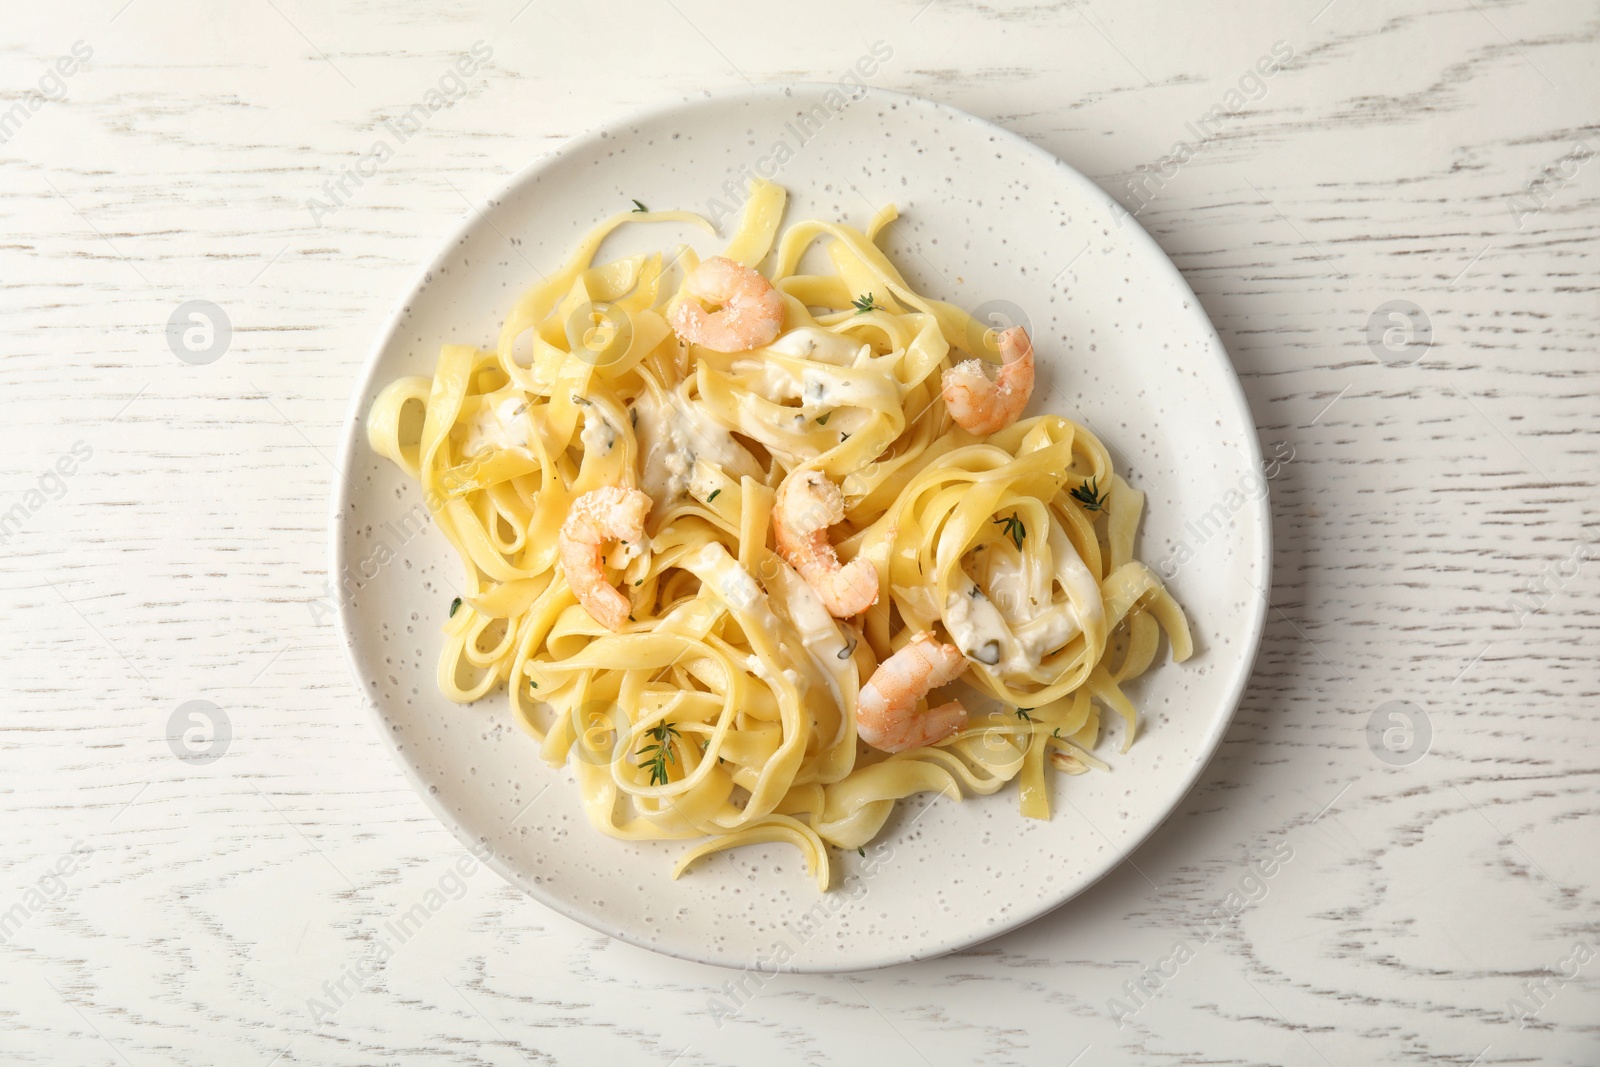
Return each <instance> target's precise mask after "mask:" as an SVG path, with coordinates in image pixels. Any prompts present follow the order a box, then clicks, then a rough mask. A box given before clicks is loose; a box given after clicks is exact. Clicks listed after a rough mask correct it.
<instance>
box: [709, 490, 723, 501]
mask: <svg viewBox="0 0 1600 1067" xmlns="http://www.w3.org/2000/svg"><path fill="white" fill-rule="evenodd" d="M720 492H722V490H721V489H713V490H711V495H710V496H708V497H706V503H707V504H709V503H711V502H712V501H713V500H715V499H717V494H718V493H720Z"/></svg>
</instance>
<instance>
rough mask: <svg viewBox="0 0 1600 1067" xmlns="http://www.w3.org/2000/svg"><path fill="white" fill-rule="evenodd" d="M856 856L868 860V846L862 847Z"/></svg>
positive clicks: (857, 850)
mask: <svg viewBox="0 0 1600 1067" xmlns="http://www.w3.org/2000/svg"><path fill="white" fill-rule="evenodd" d="M856 855H858V856H860V857H861V858H862V859H866V858H867V846H866V845H862V846H861V847H860V848H858V849H856Z"/></svg>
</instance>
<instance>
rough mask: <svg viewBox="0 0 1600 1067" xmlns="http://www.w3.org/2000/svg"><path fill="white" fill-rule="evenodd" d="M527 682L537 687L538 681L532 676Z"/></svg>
mask: <svg viewBox="0 0 1600 1067" xmlns="http://www.w3.org/2000/svg"><path fill="white" fill-rule="evenodd" d="M528 684H529V685H531V686H533V687H534V688H535V689H537V688H539V683H538V682H536V681H534V680H533V679H532V678H529V679H528Z"/></svg>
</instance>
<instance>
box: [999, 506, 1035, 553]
mask: <svg viewBox="0 0 1600 1067" xmlns="http://www.w3.org/2000/svg"><path fill="white" fill-rule="evenodd" d="M994 525H996V526H1004V527H1005V529H1003V530H1001V531H1000V533H1001V535H1002V536H1005V537H1009V538H1011V543H1012V544H1014V545H1016V546H1017V549H1018V550H1019V551H1020V550H1021V548H1022V540H1023V538H1025V537H1027V536H1028V528H1027V527H1026V526H1024V525H1022V520H1021V519H1019V518H1018V517H1017V516H1016V514H1015V513H1012V514H1011V515H1010V516H1009V517H1008V518H1004V519H995V520H994Z"/></svg>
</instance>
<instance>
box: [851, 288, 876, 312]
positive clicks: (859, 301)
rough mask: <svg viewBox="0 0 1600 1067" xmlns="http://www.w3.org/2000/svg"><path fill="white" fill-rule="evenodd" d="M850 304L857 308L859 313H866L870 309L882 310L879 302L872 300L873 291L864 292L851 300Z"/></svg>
mask: <svg viewBox="0 0 1600 1067" xmlns="http://www.w3.org/2000/svg"><path fill="white" fill-rule="evenodd" d="M850 304H851V306H852V307H854V308H855V309H856V314H857V315H865V314H866V313H867V312H869V311H879V310H881V309H880V308H879V307H878V305H877V304H875V303H873V302H872V294H871V293H862V294H861V295H860V296H858V297H856V298H855V299H854V300H852V301H850Z"/></svg>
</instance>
